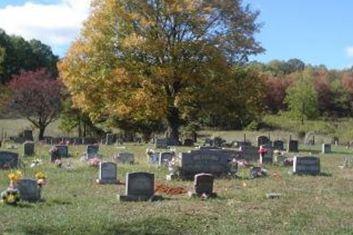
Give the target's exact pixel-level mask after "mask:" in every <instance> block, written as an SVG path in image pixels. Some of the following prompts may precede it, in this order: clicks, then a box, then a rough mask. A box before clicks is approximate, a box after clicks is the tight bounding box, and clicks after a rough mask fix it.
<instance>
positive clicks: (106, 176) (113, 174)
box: [97, 162, 118, 184]
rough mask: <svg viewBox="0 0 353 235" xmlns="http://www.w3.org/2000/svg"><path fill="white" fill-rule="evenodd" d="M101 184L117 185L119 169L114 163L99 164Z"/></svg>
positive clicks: (99, 180)
mask: <svg viewBox="0 0 353 235" xmlns="http://www.w3.org/2000/svg"><path fill="white" fill-rule="evenodd" d="M97 183H99V184H117V183H118V179H117V167H116V164H115V163H114V162H101V163H100V164H99V178H98V179H97Z"/></svg>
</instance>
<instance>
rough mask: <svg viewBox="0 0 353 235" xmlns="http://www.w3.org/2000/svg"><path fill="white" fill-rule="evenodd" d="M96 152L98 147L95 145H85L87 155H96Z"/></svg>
mask: <svg viewBox="0 0 353 235" xmlns="http://www.w3.org/2000/svg"><path fill="white" fill-rule="evenodd" d="M98 152H99V145H96V144H90V145H87V148H86V154H87V155H97V154H98Z"/></svg>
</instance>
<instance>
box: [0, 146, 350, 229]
mask: <svg viewBox="0 0 353 235" xmlns="http://www.w3.org/2000/svg"><path fill="white" fill-rule="evenodd" d="M126 146H127V150H129V151H132V152H134V153H135V155H136V158H137V164H136V165H133V166H130V165H119V166H118V178H119V180H121V181H124V180H125V174H126V173H127V172H133V171H148V172H153V173H155V176H156V182H162V183H166V184H169V185H175V186H184V187H186V188H188V189H190V190H191V189H192V184H193V183H192V182H191V181H173V182H166V181H165V175H166V174H167V170H166V169H165V168H158V167H151V166H149V165H148V164H147V159H146V157H145V154H144V152H145V149H146V147H147V146H146V145H133V144H127V145H126ZM36 147H37V156H36V157H39V158H42V159H43V160H44V164H43V165H41V166H39V167H37V168H35V169H32V168H29V167H28V165H29V163H30V162H31V160H32V159H33V158H23V161H24V163H25V167H24V168H23V169H22V171H23V172H24V173H25V175H26V176H27V177H32V176H33V175H34V173H35V171H37V170H44V171H45V172H46V173H47V175H48V179H49V183H48V185H47V186H45V188H44V190H43V198H44V199H45V202H41V203H37V204H30V203H21V205H20V206H17V207H12V206H6V205H4V206H1V207H0V218H1V223H0V234H2V233H8V234H185V233H186V234H200V233H206V234H235V233H237V234H238V233H240V234H249V233H253V234H257V233H267V234H270V233H272V234H273V233H274V234H293V233H294V234H296V233H300V234H302V233H304V234H318V233H327V234H336V233H337V234H347V233H352V231H353V207H352V206H351V205H352V204H353V197H352V195H353V184H352V181H353V169H344V170H341V169H339V168H338V165H340V164H341V162H342V156H346V155H349V154H350V151H349V150H346V149H345V148H342V147H334V148H333V151H334V152H335V153H334V154H330V155H320V157H321V161H322V163H321V164H322V171H323V172H324V173H328V174H331V176H318V177H311V176H293V175H290V174H288V171H289V170H290V168H284V167H279V166H268V168H269V170H270V176H269V177H267V178H261V179H255V180H250V179H249V178H248V170H246V169H244V170H242V171H241V172H240V176H241V178H239V179H217V180H216V181H215V185H214V191H215V192H217V194H218V195H219V197H218V198H217V199H211V200H206V201H202V200H198V199H189V198H188V197H187V196H186V195H181V196H166V195H164V196H165V200H164V201H158V202H153V203H151V202H136V203H134V202H129V203H126V202H118V201H117V199H116V195H117V194H123V193H124V191H125V188H124V186H123V185H119V186H115V185H97V184H96V183H95V179H96V178H97V176H98V172H97V169H94V168H90V167H88V166H87V165H86V164H84V163H82V162H80V161H79V160H78V153H81V152H83V149H84V148H83V147H82V146H81V147H72V146H70V152H71V153H73V155H74V158H73V159H72V160H71V162H72V169H70V170H65V169H58V168H55V167H54V166H53V165H51V164H50V163H49V154H48V149H49V146H40V145H37V146H36ZM318 149H319V146H314V147H311V149H309V150H308V149H304V148H303V150H304V151H311V152H313V151H315V150H316V151H317V150H318ZM185 150H186V149H185V148H183V149H178V151H185ZM18 151H19V153H20V154H22V151H21V149H18ZM116 151H117V150H116V148H114V147H108V146H102V148H101V153H103V155H104V156H105V159H106V160H109V159H110V156H111V155H112V153H114V152H116ZM336 152H337V153H336ZM342 153H344V154H342ZM8 173H9V171H0V188H1V189H5V188H6V186H7V184H8V180H7V174H8ZM273 173H277V174H278V175H280V177H276V176H273ZM243 183H245V184H246V186H245V187H244V186H243ZM268 192H278V193H281V194H282V197H281V198H280V199H278V200H269V199H266V197H265V194H266V193H268Z"/></svg>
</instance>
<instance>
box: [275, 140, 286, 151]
mask: <svg viewBox="0 0 353 235" xmlns="http://www.w3.org/2000/svg"><path fill="white" fill-rule="evenodd" d="M273 149H275V150H284V142H283V141H282V140H275V141H273Z"/></svg>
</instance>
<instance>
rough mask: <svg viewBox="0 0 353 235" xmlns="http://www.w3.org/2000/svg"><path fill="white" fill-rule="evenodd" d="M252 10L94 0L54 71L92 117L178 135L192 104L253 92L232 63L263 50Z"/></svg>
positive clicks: (219, 4)
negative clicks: (161, 126) (159, 126)
mask: <svg viewBox="0 0 353 235" xmlns="http://www.w3.org/2000/svg"><path fill="white" fill-rule="evenodd" d="M257 16H258V12H255V11H252V10H251V9H250V7H249V6H243V4H242V2H241V0H223V1H219V0H210V1H203V0H178V1H176V0H95V1H93V2H92V9H91V14H90V17H89V19H88V20H87V22H86V23H85V24H84V27H83V29H82V31H81V36H80V37H79V39H78V40H77V41H76V42H75V43H74V44H73V45H72V46H71V48H70V50H69V52H68V54H67V56H66V57H65V58H64V59H63V61H62V62H61V63H60V65H59V70H60V76H61V78H62V80H63V82H64V84H65V85H66V86H67V88H68V90H69V91H70V93H71V95H72V96H73V102H74V104H75V106H77V107H79V108H80V109H82V110H83V111H84V112H85V113H88V114H89V115H90V117H91V118H92V120H98V119H100V118H107V117H117V118H118V119H122V120H131V121H136V122H141V120H149V121H157V122H158V121H165V123H166V124H167V126H168V133H169V137H170V138H171V139H173V140H175V141H177V140H178V139H179V129H180V127H181V126H182V125H183V124H184V123H185V122H186V121H187V120H189V119H190V117H189V116H188V115H189V114H190V113H195V109H196V110H198V111H200V113H202V112H203V111H204V110H207V111H208V112H211V111H212V110H213V108H215V111H216V110H219V108H220V107H222V105H223V104H222V102H224V101H227V104H226V105H227V106H226V107H232V108H234V107H237V105H236V104H233V103H231V104H230V102H232V101H237V99H233V97H232V96H235V97H239V96H244V97H248V98H247V99H249V100H250V101H249V102H248V103H252V102H253V101H252V100H253V99H256V97H254V95H251V94H248V93H247V91H246V90H240V89H241V88H237V86H235V85H234V84H236V83H234V81H236V73H235V72H234V70H233V68H234V65H239V64H242V63H244V62H246V61H247V59H248V56H249V55H253V54H257V53H260V52H262V51H263V48H262V47H261V46H260V45H259V43H258V42H257V41H256V40H255V39H254V34H255V33H256V32H257V31H258V29H259V25H258V24H257V23H256V19H257ZM255 83H256V82H255ZM218 84H221V86H218ZM249 84H252V83H251V82H250V83H249ZM225 95H226V97H229V99H225V98H224V96H225ZM205 97H206V98H208V102H202V100H200V99H205ZM238 100H239V99H238ZM242 102H244V99H242ZM245 102H247V101H246V100H245ZM255 103H256V102H255ZM226 107H224V108H226ZM233 112H234V110H233Z"/></svg>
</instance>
